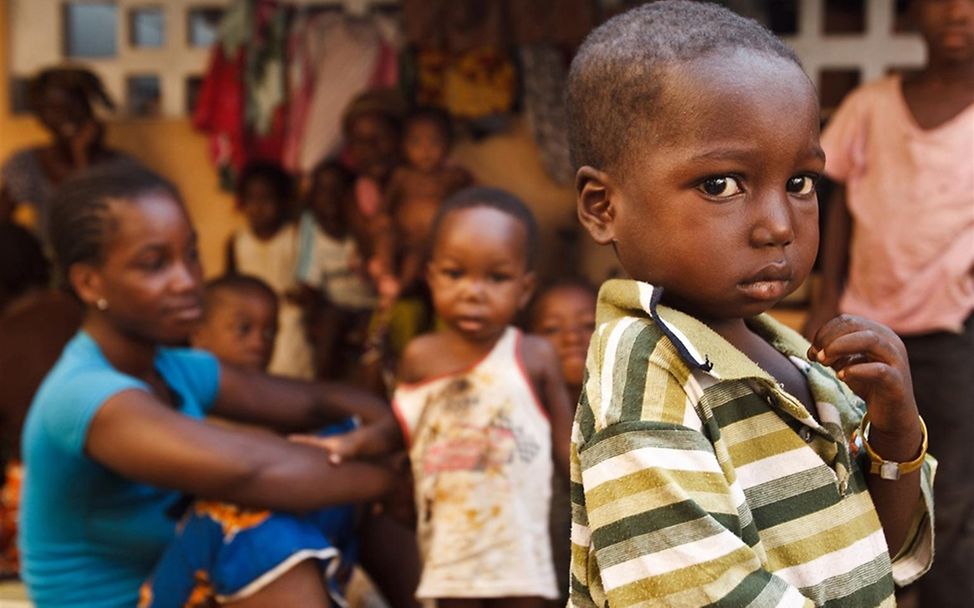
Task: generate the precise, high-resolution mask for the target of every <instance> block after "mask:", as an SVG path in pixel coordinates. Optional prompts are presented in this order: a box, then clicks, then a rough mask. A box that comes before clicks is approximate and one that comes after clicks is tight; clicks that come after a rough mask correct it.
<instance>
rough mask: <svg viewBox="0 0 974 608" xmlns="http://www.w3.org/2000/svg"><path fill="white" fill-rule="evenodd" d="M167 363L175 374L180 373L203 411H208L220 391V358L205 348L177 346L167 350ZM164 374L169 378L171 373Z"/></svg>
mask: <svg viewBox="0 0 974 608" xmlns="http://www.w3.org/2000/svg"><path fill="white" fill-rule="evenodd" d="M162 364H163V363H162V362H160V363H159V365H162ZM165 365H167V366H169V367H170V369H172V370H173V376H175V375H176V374H178V378H179V381H180V382H181V383H182V384H183V386H184V387H185V389H186V390H187V391H189V392H190V393H191V394H192V395H193V396H194V397H195V398H196V402H197V403H198V404H199V406H200V409H201V410H202V413H203V414H206V413H208V412H209V411H210V410H211V409H212V408H213V404H214V403H215V402H216V398H217V395H218V394H219V392H220V362H219V360H218V359H217V358H216V357H215V356H214V355H213V354H212V353H210V352H207V351H205V350H199V349H194V348H176V349H171V350H169V351H167V353H166V363H165ZM164 376H166V377H167V378H169V377H170V374H164Z"/></svg>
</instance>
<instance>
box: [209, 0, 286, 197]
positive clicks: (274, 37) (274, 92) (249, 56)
mask: <svg viewBox="0 0 974 608" xmlns="http://www.w3.org/2000/svg"><path fill="white" fill-rule="evenodd" d="M290 13H291V9H290V8H289V7H288V6H287V5H284V4H282V3H280V2H277V1H276V0H257V1H256V2H254V1H248V0H238V1H237V2H234V3H233V4H231V5H230V7H229V8H228V9H227V12H226V13H225V14H224V17H223V19H222V20H221V22H220V26H219V28H218V34H217V38H218V43H217V44H216V45H214V47H213V51H212V53H211V56H210V64H209V67H208V68H207V71H206V76H205V77H204V79H203V83H202V85H201V87H200V93H199V97H198V99H197V102H196V108H195V109H194V112H193V125H194V126H195V127H196V128H197V129H199V130H201V131H205V132H207V133H209V134H210V138H211V154H212V157H213V160H214V162H215V164H216V165H217V167H218V169H219V171H220V175H221V178H222V179H221V181H222V182H223V184H224V186H226V187H230V186H232V183H233V179H234V178H235V177H236V175H237V173H239V171H240V169H241V168H242V167H243V165H244V163H246V162H247V160H250V159H254V158H259V159H264V160H272V161H280V159H281V155H282V153H283V149H284V135H285V129H286V117H287V115H288V108H287V88H286V77H285V76H286V74H285V66H286V65H287V61H288V54H287V34H288V29H289V22H290Z"/></svg>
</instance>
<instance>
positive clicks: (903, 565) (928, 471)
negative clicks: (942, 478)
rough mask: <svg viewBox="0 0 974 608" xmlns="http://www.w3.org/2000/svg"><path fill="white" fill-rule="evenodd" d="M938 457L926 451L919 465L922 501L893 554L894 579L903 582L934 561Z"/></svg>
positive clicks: (916, 576) (918, 573)
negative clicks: (921, 463)
mask: <svg viewBox="0 0 974 608" xmlns="http://www.w3.org/2000/svg"><path fill="white" fill-rule="evenodd" d="M936 473H937V460H936V459H935V458H934V457H933V456H931V455H930V454H927V457H926V459H925V461H924V463H923V467H922V468H921V469H920V501H919V503H918V504H917V507H916V511H915V513H914V515H913V522H912V523H911V525H910V532H909V535H908V536H907V540H906V542H904V543H903V547H902V548H901V549H900V552H899V553H897V554H896V555H895V556H893V581H894V582H895V583H896V584H897V585H899V586H901V587H902V586H904V585H908V584H910V583H912V582H913V581H915V580H917V579H918V578H920V577H921V576H923V574H924V573H926V571H927V570H929V569H930V566H931V565H933V546H934V545H933V543H934V528H933V482H934V477H935V476H936Z"/></svg>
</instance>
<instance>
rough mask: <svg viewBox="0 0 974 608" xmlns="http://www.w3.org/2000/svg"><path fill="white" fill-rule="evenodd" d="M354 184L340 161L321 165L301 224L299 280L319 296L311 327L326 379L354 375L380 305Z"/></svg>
mask: <svg viewBox="0 0 974 608" xmlns="http://www.w3.org/2000/svg"><path fill="white" fill-rule="evenodd" d="M354 182H355V176H354V174H353V173H352V172H350V171H349V170H348V169H346V168H345V167H344V166H342V164H341V163H339V162H338V161H334V160H328V161H324V162H322V163H321V164H319V165H318V166H317V167H316V168H315V170H314V172H313V173H312V175H311V189H310V191H309V192H308V199H307V208H306V209H305V211H304V213H303V214H302V216H301V220H300V223H299V246H298V250H299V254H298V268H297V276H298V279H299V280H300V281H301V283H302V285H304V286H307V287H309V288H310V289H311V291H312V293H313V296H312V297H311V298H310V299H311V305H310V306H309V313H310V314H309V322H308V327H309V335H310V336H311V343H312V345H313V349H314V360H315V370H316V375H317V376H318V377H320V378H339V377H348V376H349V375H351V374H352V372H353V369H352V367H353V366H352V365H351V363H352V362H354V361H355V360H356V359H357V356H356V353H355V352H354V351H360V350H361V347H362V343H363V342H364V339H365V333H366V331H367V328H368V323H369V318H370V317H371V315H372V311H373V309H374V308H375V305H376V292H375V288H374V287H373V286H372V284H371V283H370V282H369V280H368V279H367V278H366V270H365V261H364V259H363V252H362V250H363V245H362V241H363V238H362V235H361V233H362V231H361V230H359V229H357V228H358V227H357V226H355V224H354V222H353V214H352V206H353V205H354V198H353V197H354V193H353V189H352V188H353V184H354ZM343 355H347V356H343Z"/></svg>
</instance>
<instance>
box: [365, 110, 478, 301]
mask: <svg viewBox="0 0 974 608" xmlns="http://www.w3.org/2000/svg"><path fill="white" fill-rule="evenodd" d="M452 143H453V129H452V126H451V124H450V117H449V115H448V114H447V113H446V112H444V111H443V110H439V109H436V108H424V109H420V110H416V111H415V112H413V113H412V114H410V115H409V116H408V117H407V118H406V121H405V124H404V126H403V137H402V151H403V157H404V158H405V161H406V162H405V164H403V165H401V166H399V167H398V168H397V169H396V170H395V171H394V172H393V173H392V178H391V179H390V180H389V185H388V187H387V188H386V202H385V211H386V213H387V214H388V221H389V222H390V224H391V230H389V231H387V232H386V235H387V238H388V239H389V241H384V242H383V248H382V249H380V255H384V256H385V259H384V260H383V263H384V265H385V266H386V269H387V270H388V271H390V272H393V273H394V274H395V276H396V285H397V286H398V289H399V290H400V291H406V292H408V291H409V289H410V287H413V285H414V283H415V282H416V281H418V280H419V279H420V277H421V275H422V269H423V261H424V256H425V255H426V253H427V243H428V239H429V232H430V226H431V225H432V223H433V218H434V217H435V216H436V212H437V210H438V209H439V207H440V204H441V203H442V202H443V201H444V200H445V199H446V198H447V197H448V196H450V195H451V194H453V193H454V192H457V191H458V190H462V189H463V188H466V187H467V186H469V185H470V184H472V183H473V178H472V177H471V176H470V174H469V173H468V172H467V170H466V169H464V168H462V167H459V166H457V165H453V164H450V163H449V162H448V155H449V153H450V147H451V144H452Z"/></svg>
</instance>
